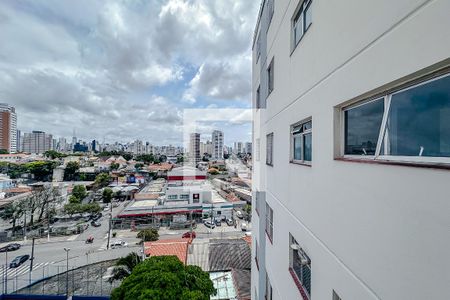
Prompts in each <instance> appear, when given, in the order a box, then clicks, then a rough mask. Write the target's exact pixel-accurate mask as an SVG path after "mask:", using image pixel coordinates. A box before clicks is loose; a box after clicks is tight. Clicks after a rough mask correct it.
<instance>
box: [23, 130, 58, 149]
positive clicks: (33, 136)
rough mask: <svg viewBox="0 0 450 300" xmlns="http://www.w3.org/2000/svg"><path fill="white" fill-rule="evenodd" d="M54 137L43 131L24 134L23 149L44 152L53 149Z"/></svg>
mask: <svg viewBox="0 0 450 300" xmlns="http://www.w3.org/2000/svg"><path fill="white" fill-rule="evenodd" d="M52 148H53V137H52V135H51V134H46V133H45V132H43V131H33V132H31V133H25V134H24V136H23V145H22V151H23V152H25V153H32V154H42V153H44V152H45V151H48V150H52Z"/></svg>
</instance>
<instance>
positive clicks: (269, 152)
mask: <svg viewBox="0 0 450 300" xmlns="http://www.w3.org/2000/svg"><path fill="white" fill-rule="evenodd" d="M266 165H269V166H273V133H269V134H268V135H267V136H266Z"/></svg>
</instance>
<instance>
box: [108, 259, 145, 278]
mask: <svg viewBox="0 0 450 300" xmlns="http://www.w3.org/2000/svg"><path fill="white" fill-rule="evenodd" d="M141 262H142V258H141V256H139V255H138V254H137V253H135V252H132V253H130V254H128V255H127V256H125V257H122V258H120V259H119V260H118V261H117V262H116V264H115V267H114V269H113V271H112V274H111V278H109V279H108V281H109V282H110V283H112V282H114V281H117V280H123V279H125V278H126V277H128V276H130V274H131V273H132V272H133V270H134V268H135V267H136V266H137V265H138V264H140V263H141Z"/></svg>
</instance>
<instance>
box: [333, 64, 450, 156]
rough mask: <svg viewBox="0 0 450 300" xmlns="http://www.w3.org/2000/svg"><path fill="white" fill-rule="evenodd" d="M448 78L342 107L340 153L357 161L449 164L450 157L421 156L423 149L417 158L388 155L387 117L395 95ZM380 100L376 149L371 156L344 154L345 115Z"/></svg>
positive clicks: (428, 80)
mask: <svg viewBox="0 0 450 300" xmlns="http://www.w3.org/2000/svg"><path fill="white" fill-rule="evenodd" d="M447 77H448V78H450V74H448V73H447V74H444V75H440V76H438V77H436V78H432V79H427V80H425V81H422V82H417V81H416V83H413V84H409V86H408V87H405V88H401V89H397V90H395V91H393V92H386V93H384V94H382V95H381V96H377V97H373V98H370V99H367V100H363V101H359V102H358V103H356V104H353V105H350V106H347V107H344V108H343V109H342V110H341V120H342V121H341V122H342V125H343V127H342V129H341V130H342V131H341V132H343V133H344V134H342V140H341V145H342V147H341V153H342V155H343V157H347V158H358V159H361V158H362V159H370V160H381V161H399V162H405V163H408V162H410V163H415V162H420V163H445V164H450V157H448V156H422V152H423V149H418V151H417V156H402V155H395V154H389V122H388V120H389V117H390V110H391V106H392V103H393V102H395V100H394V101H393V100H392V98H393V96H395V95H398V94H400V93H403V92H406V91H409V90H412V89H415V88H418V87H421V86H423V85H426V84H429V83H432V82H434V81H436V80H440V79H443V78H447ZM380 99H381V100H382V101H383V103H384V112H383V116H382V120H381V126H380V128H379V132H378V139H377V141H376V148H375V151H374V153H373V154H369V155H365V154H361V155H357V154H346V150H345V146H346V135H345V126H346V122H345V113H346V112H348V111H351V110H352V109H355V108H358V107H362V106H364V105H367V104H370V103H374V102H376V101H379V100H380Z"/></svg>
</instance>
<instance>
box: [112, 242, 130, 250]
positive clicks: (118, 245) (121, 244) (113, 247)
mask: <svg viewBox="0 0 450 300" xmlns="http://www.w3.org/2000/svg"><path fill="white" fill-rule="evenodd" d="M110 245H111V248H112V249H115V248H120V247H126V246H127V245H128V244H127V243H125V242H124V241H122V240H115V241H112V242H111V244H110Z"/></svg>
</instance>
